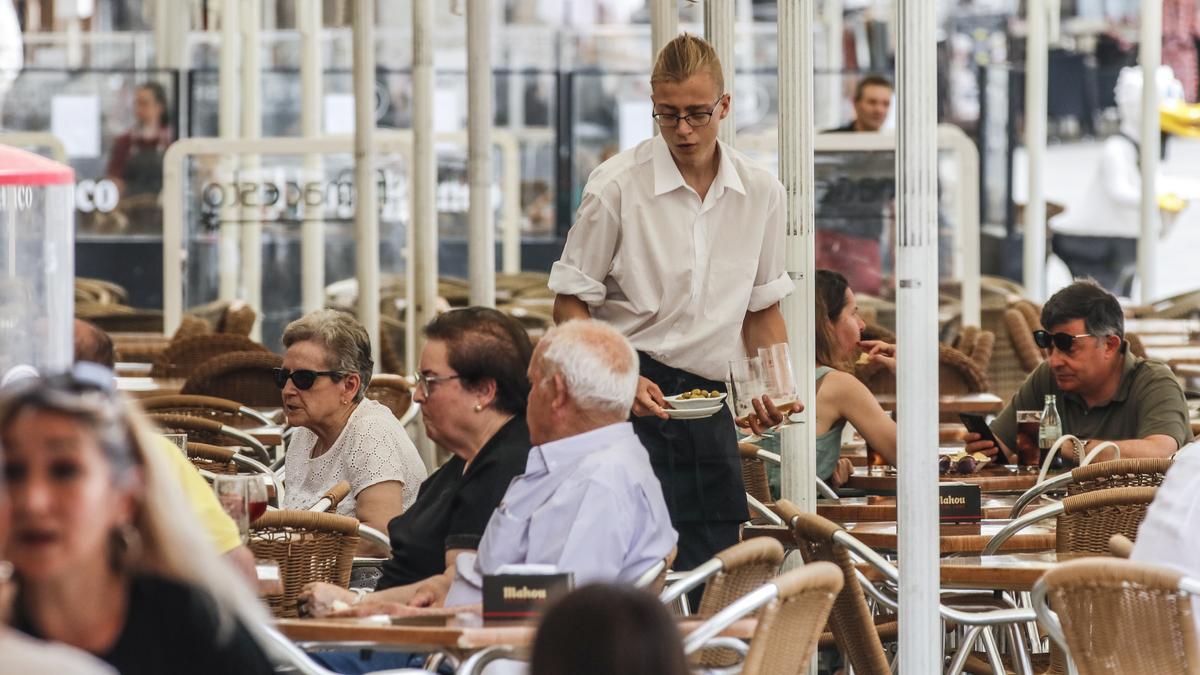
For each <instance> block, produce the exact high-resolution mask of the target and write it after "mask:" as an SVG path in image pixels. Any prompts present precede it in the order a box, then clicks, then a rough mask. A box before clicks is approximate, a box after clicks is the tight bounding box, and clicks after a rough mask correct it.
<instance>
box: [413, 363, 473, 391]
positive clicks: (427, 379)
mask: <svg viewBox="0 0 1200 675" xmlns="http://www.w3.org/2000/svg"><path fill="white" fill-rule="evenodd" d="M460 377H462V376H461V375H426V374H425V373H422V372H421V371H419V370H418V371H417V372H415V373H413V379H414V380H416V382H417V388H418V389H420V390H421V395H422V396H424V397H425V398H429V393H430V392H431V391H432V390H433V385H435V384H437V383H438V382H445V381H447V380H457V379H458V378H460Z"/></svg>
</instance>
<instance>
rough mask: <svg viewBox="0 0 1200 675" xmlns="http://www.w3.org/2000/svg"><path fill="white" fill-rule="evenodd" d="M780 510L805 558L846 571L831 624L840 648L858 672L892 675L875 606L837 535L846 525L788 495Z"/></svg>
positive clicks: (830, 620)
mask: <svg viewBox="0 0 1200 675" xmlns="http://www.w3.org/2000/svg"><path fill="white" fill-rule="evenodd" d="M776 510H777V511H779V515H780V516H782V517H783V520H784V522H785V523H790V524H791V528H792V536H793V537H794V538H795V540H796V547H797V548H798V549H800V555H801V556H803V558H804V562H806V563H809V562H816V561H824V562H829V563H833V564H834V565H837V567H838V569H840V570H841V572H842V582H843V583H842V590H841V591H840V592H839V593H838V595H837V599H836V600H834V602H833V610H832V611H831V612H830V614H829V627H830V629H831V630H832V631H833V637H834V640H835V641H836V642H837V645H838V649H839V650H841V652H842V653H843V654H845V655H846V658H847V659H848V660H849V661H850V665H851V666H852V667H853V668H854V672H855V673H859V674H860V675H891V672H892V671H891V667H890V666H889V665H888V660H887V655H886V654H885V653H884V651H883V643H882V642H880V640H879V633H878V631H877V630H876V628H875V622H874V620H873V618H872V616H871V609H870V608H869V607H868V606H867V599H866V596H864V595H863V590H862V587H860V586H859V585H858V578H857V577H856V576H855V574H854V569H855V568H854V563H853V562H852V561H851V560H850V553H849V551H847V550H846V548H845V547H844V546H842V545H841V544H839V543H837V542H836V541H834V538H833V536H834V533H836V532H838V531H839V530H841V529H842V526H841V525H838V524H837V523H834V522H833V521H830V520H828V519H826V518H822V517H821V516H818V515H815V514H811V513H801V511H800V509H798V508H796V505H795V504H792V503H791V502H789V501H787V500H786V499H781V500H779V502H778V503H777V504H776Z"/></svg>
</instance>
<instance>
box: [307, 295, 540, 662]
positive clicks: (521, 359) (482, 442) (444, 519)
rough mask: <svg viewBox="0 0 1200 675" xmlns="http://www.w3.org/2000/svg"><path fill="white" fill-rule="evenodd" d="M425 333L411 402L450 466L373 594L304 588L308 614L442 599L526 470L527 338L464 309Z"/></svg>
mask: <svg viewBox="0 0 1200 675" xmlns="http://www.w3.org/2000/svg"><path fill="white" fill-rule="evenodd" d="M424 333H425V339H426V342H425V347H424V349H423V350H422V352H421V365H420V370H419V371H418V372H417V375H416V379H417V387H416V389H415V390H414V392H413V399H414V400H415V401H417V402H418V403H420V404H421V418H422V421H423V422H424V424H425V433H426V434H427V435H428V436H429V438H430V440H432V441H433V442H434V443H436V444H437V445H438V447H440V448H443V449H444V450H446V451H447V452H449V453H450V454H451V458H450V460H449V461H448V462H446V463H445V464H443V465H442V466H441V467H439V468H438V469H437V470H436V471H434V472H433V474H432V475H430V476H429V478H427V479H426V480H425V482H424V483H422V484H421V490H420V492H419V493H418V494H417V500H416V502H414V503H413V505H412V506H411V507H409V508H408V509H407V510H405V512H404V513H403V514H401V515H399V516H396V517H395V518H393V519H392V521H391V522H390V523H389V524H388V535H389V537H390V539H391V542H392V557H391V559H389V560H388V561H387V562H385V563H384V564H383V576H382V578H380V580H379V584H378V586H377V587H376V590H375V592H374V593H369V594H366V595H363V594H362V593H358V592H355V591H349V590H346V589H344V588H340V587H338V586H334V585H332V584H325V583H316V584H309V585H308V586H307V587H305V589H304V590H303V591H302V592H301V593H300V596H299V602H300V604H301V605H302V606H303V607H304V608H305V610H306V612H307V613H308V614H309V615H312V616H324V615H325V614H328V613H329V612H331V611H333V610H334V604H335V603H337V602H341V603H344V604H347V605H355V604H357V605H363V606H368V605H377V604H379V603H397V604H401V605H407V604H410V603H411V604H414V605H427V604H429V603H430V602H432V601H433V599H434V598H435V597H439V596H443V595H445V593H446V590H447V589H448V588H449V586H450V582H452V581H453V580H454V560H455V558H457V557H458V555H459V554H460V553H463V552H468V551H469V552H474V551H475V550H476V549H477V548H478V547H479V540H480V538H481V537H482V536H483V530H484V527H485V526H486V525H487V522H488V519H489V518H491V516H492V512H493V511H494V510H495V509H496V506H497V505H498V504H499V503H500V500H501V498H502V497H503V496H504V491H505V490H507V489H508V485H509V483H511V482H512V479H513V478H514V477H516V476H518V475H520V474H521V473H523V472H524V471H525V462H526V460H527V459H528V456H529V447H530V445H531V443H530V440H529V427H528V426H526V424H525V405H526V399H527V397H528V396H529V378H528V377H527V376H526V372H525V371H526V369H527V368H528V367H529V357H530V354H531V353H532V351H533V347H532V345H531V344H530V341H529V336H528V334H526V332H525V329H524V328H522V327H521V325H520V324H518V323H517V322H516V321H515V320H514V319H512V318H511V317H509V316H507V315H505V314H504V313H503V312H498V311H496V310H494V309H488V308H485V307H468V308H466V309H458V310H453V311H450V312H446V313H445V314H441V315H439V316H438V317H437V318H435V319H434V320H433V321H432V322H430V323H429V325H428V326H426V327H425V330H424ZM419 582H424V583H419ZM439 586H440V587H441V590H440V592H438V591H436V590H435V589H436V588H437V587H439ZM423 587H424V588H423ZM418 591H420V594H419V597H418ZM330 665H332V664H330Z"/></svg>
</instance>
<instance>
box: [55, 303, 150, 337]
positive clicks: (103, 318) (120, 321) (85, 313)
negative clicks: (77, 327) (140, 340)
mask: <svg viewBox="0 0 1200 675" xmlns="http://www.w3.org/2000/svg"><path fill="white" fill-rule="evenodd" d="M75 315H76V316H78V317H79V318H81V319H87V320H88V321H91V322H92V323H94V324H96V325H97V326H99V327H100V329H101V330H103V331H104V332H106V333H161V332H163V314H162V312H161V311H159V310H156V309H137V308H134V307H125V306H124V305H95V306H93V308H91V309H85V308H83V307H77V308H76V309H75Z"/></svg>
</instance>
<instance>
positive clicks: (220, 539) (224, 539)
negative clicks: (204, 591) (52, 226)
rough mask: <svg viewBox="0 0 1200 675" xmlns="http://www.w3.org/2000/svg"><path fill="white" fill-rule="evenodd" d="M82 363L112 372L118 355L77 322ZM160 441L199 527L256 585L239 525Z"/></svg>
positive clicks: (108, 341)
mask: <svg viewBox="0 0 1200 675" xmlns="http://www.w3.org/2000/svg"><path fill="white" fill-rule="evenodd" d="M80 361H86V362H88V363H98V364H100V365H102V366H104V367H105V368H108V369H109V370H113V369H114V368H115V367H116V352H115V350H114V349H113V342H112V338H110V337H109V336H108V333H105V332H104V331H103V330H101V329H100V327H99V326H97V325H96V324H94V323H90V322H88V321H84V320H82V319H75V362H76V363H78V362H80ZM159 440H160V441H161V442H160V443H158V444H157V445H156V446H155V447H156V448H158V449H159V450H160V451H161V453H162V454H163V455H164V456H165V457H167V459H168V465H169V466H171V468H172V469H173V473H174V474H175V475H176V476H178V478H179V484H180V487H181V488H182V489H183V494H184V496H185V498H186V499H187V502H188V504H190V505H191V507H192V511H193V512H194V513H195V514H196V517H197V518H199V519H200V525H201V527H203V528H204V531H205V532H206V533H207V534H208V537H209V539H210V540H211V542H212V545H213V546H214V547H215V548H216V550H217V553H220V554H222V555H224V557H225V560H226V561H228V562H229V563H230V564H232V565H233V566H234V567H235V568H237V570H238V571H239V572H241V573H242V574H243V575H244V576H245V578H246V579H247V580H248V581H249V582H250V583H251V584H257V583H258V577H257V574H256V572H255V570H254V554H253V553H251V552H250V549H249V548H247V547H246V546H245V545H244V544H242V538H241V535H240V534H239V533H238V528H237V524H236V523H234V522H233V519H231V518H230V517H229V516H228V515H226V514H225V511H224V510H222V509H221V503H220V502H218V501H217V497H216V495H215V494H213V491H212V488H211V487H209V485H208V483H207V482H206V481H205V480H204V477H203V476H201V475H200V472H199V471H197V470H196V468H195V467H193V466H192V465H191V463H189V462H188V461H187V459H186V458H185V457H184V456H183V453H181V452H180V451H179V448H177V447H175V446H174V445H173V444H172V443H171V442H170V441H168V440H167V439H166V438H163V437H161V436H160V437H159Z"/></svg>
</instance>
